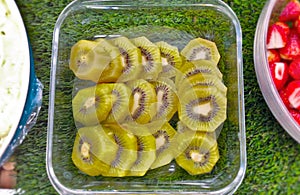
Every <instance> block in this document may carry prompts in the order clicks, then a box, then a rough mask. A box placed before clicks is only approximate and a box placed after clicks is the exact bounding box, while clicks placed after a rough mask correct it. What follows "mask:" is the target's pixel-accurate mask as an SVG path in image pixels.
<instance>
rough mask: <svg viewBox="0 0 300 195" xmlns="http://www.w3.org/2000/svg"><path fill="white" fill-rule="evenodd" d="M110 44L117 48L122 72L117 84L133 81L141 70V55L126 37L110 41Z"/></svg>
mask: <svg viewBox="0 0 300 195" xmlns="http://www.w3.org/2000/svg"><path fill="white" fill-rule="evenodd" d="M111 41H112V43H113V44H114V45H115V46H116V47H118V48H119V50H120V53H121V57H122V65H123V67H124V68H123V71H122V75H120V77H119V79H118V82H127V81H130V80H134V79H136V78H137V77H138V74H139V73H140V72H141V70H142V55H141V51H140V49H138V48H137V47H136V46H135V45H134V44H133V43H132V42H131V41H130V40H129V39H128V38H127V37H124V36H122V37H118V38H115V39H112V40H111Z"/></svg>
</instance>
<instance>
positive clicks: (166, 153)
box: [151, 123, 177, 169]
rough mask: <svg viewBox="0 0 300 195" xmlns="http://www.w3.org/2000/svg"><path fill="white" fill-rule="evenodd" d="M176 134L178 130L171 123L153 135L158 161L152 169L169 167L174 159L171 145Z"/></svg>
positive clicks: (156, 160)
mask: <svg viewBox="0 0 300 195" xmlns="http://www.w3.org/2000/svg"><path fill="white" fill-rule="evenodd" d="M176 133H177V132H176V130H175V129H174V128H173V127H172V126H171V125H170V124H169V123H166V124H165V125H164V126H162V127H161V128H159V129H157V130H156V132H155V133H153V136H154V137H155V141H156V159H155V161H154V162H153V164H152V165H151V169H155V168H158V167H161V166H164V165H167V164H169V163H170V162H171V161H172V160H173V159H174V156H173V155H172V152H170V151H172V148H170V143H171V142H172V139H173V137H174V136H175V135H176Z"/></svg>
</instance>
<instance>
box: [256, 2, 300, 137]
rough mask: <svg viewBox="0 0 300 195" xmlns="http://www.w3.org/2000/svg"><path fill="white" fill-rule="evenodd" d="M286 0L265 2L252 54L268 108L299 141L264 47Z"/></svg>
mask: <svg viewBox="0 0 300 195" xmlns="http://www.w3.org/2000/svg"><path fill="white" fill-rule="evenodd" d="M288 2H289V0H269V1H267V2H266V4H265V6H264V8H263V10H262V12H261V15H260V17H259V20H258V22H257V27H256V33H255V39H254V52H253V55H254V65H255V71H256V76H257V81H258V83H259V86H260V89H261V91H262V94H263V96H264V99H265V101H266V103H267V105H268V107H269V109H270V110H271V112H272V114H273V115H274V117H275V118H276V119H277V121H278V122H279V124H280V125H281V126H282V127H283V128H284V129H285V130H286V132H288V133H289V135H290V136H291V137H292V138H294V139H295V140H296V141H297V142H298V143H300V128H299V125H298V123H297V122H296V121H295V120H294V118H293V117H292V116H291V114H290V113H289V110H288V109H287V107H286V106H285V105H284V103H283V101H282V99H281V98H280V95H279V92H278V90H277V89H276V86H275V84H274V82H273V79H272V76H271V73H270V68H269V63H268V56H267V47H266V43H267V41H266V40H267V32H268V27H269V26H270V25H271V24H274V23H275V22H277V20H278V16H279V15H280V13H281V11H282V10H283V8H284V7H285V6H286V4H287V3H288Z"/></svg>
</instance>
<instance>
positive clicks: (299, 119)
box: [289, 109, 300, 125]
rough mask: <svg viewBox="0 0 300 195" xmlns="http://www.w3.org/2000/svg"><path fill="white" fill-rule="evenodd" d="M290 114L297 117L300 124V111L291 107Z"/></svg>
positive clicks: (296, 119)
mask: <svg viewBox="0 0 300 195" xmlns="http://www.w3.org/2000/svg"><path fill="white" fill-rule="evenodd" d="M289 112H290V114H291V115H292V117H293V118H294V119H295V121H296V122H297V123H298V124H299V125H300V112H299V111H298V110H295V109H289Z"/></svg>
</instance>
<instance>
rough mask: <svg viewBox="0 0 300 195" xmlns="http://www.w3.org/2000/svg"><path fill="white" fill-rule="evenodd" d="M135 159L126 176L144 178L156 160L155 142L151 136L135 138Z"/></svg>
mask: <svg viewBox="0 0 300 195" xmlns="http://www.w3.org/2000/svg"><path fill="white" fill-rule="evenodd" d="M137 147H138V150H137V159H136V161H135V163H134V165H133V166H132V167H131V168H130V171H129V172H128V174H127V175H128V176H144V175H145V174H146V172H147V171H148V170H149V168H150V167H151V165H152V163H153V162H154V160H155V158H156V141H155V138H154V137H153V136H152V135H148V136H137Z"/></svg>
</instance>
